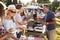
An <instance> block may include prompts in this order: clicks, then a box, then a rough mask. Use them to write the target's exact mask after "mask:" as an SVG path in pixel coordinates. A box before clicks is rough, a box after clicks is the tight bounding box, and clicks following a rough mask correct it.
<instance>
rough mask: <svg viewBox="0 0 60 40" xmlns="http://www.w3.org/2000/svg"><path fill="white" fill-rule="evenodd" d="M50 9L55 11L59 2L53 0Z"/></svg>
mask: <svg viewBox="0 0 60 40" xmlns="http://www.w3.org/2000/svg"><path fill="white" fill-rule="evenodd" d="M51 6H52V8H51V9H52V11H55V10H56V9H57V7H58V6H59V2H58V1H57V0H55V1H54V2H53V3H52V5H51Z"/></svg>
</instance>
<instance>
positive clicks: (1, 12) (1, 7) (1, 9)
mask: <svg viewBox="0 0 60 40" xmlns="http://www.w3.org/2000/svg"><path fill="white" fill-rule="evenodd" d="M3 14H4V6H3V5H2V4H1V3H0V17H2V16H3Z"/></svg>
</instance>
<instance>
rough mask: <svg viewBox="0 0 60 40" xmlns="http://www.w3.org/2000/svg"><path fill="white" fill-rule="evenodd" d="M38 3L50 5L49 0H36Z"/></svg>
mask: <svg viewBox="0 0 60 40" xmlns="http://www.w3.org/2000/svg"><path fill="white" fill-rule="evenodd" d="M37 2H38V3H50V1H49V0H37Z"/></svg>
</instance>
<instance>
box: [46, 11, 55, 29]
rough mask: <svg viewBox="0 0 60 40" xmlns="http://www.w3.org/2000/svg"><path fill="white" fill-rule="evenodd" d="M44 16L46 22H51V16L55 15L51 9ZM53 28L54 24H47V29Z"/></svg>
mask: <svg viewBox="0 0 60 40" xmlns="http://www.w3.org/2000/svg"><path fill="white" fill-rule="evenodd" d="M45 18H46V22H51V21H52V18H55V15H54V13H52V12H51V11H49V12H48V13H47V14H46V15H45ZM53 29H55V24H50V25H48V26H47V30H53Z"/></svg>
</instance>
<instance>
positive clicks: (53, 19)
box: [46, 18, 56, 25]
mask: <svg viewBox="0 0 60 40" xmlns="http://www.w3.org/2000/svg"><path fill="white" fill-rule="evenodd" d="M50 24H56V19H55V18H52V21H51V22H47V23H46V25H50Z"/></svg>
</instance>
